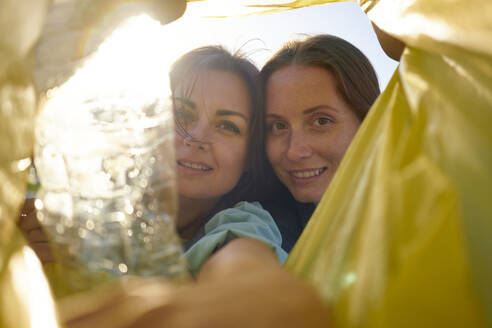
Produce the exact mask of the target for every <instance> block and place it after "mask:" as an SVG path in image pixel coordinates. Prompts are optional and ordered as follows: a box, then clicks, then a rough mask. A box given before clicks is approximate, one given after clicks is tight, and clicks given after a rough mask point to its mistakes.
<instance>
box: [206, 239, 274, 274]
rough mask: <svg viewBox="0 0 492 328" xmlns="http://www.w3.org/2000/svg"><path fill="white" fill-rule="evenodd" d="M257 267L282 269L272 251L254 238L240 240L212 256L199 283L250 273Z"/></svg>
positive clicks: (232, 242)
mask: <svg viewBox="0 0 492 328" xmlns="http://www.w3.org/2000/svg"><path fill="white" fill-rule="evenodd" d="M257 267H262V268H272V269H278V268H280V265H279V262H278V260H277V257H276V256H275V253H274V252H273V251H272V249H271V248H270V247H269V246H267V245H266V244H264V243H263V242H261V241H258V240H256V239H252V238H239V239H235V240H233V241H231V242H230V243H228V244H227V245H226V246H224V247H223V248H221V249H220V250H219V251H217V252H216V253H215V254H214V255H212V256H211V257H210V258H209V259H208V260H207V261H206V262H205V264H204V265H203V266H202V268H201V270H200V273H199V275H198V281H200V282H202V281H209V280H215V279H219V278H223V277H228V276H231V275H234V274H236V273H241V272H248V271H250V270H254V269H255V268H257Z"/></svg>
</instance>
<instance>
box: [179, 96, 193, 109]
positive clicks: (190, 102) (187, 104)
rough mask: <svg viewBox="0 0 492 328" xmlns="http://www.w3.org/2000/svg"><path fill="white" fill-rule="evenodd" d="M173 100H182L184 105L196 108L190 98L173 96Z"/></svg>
mask: <svg viewBox="0 0 492 328" xmlns="http://www.w3.org/2000/svg"><path fill="white" fill-rule="evenodd" d="M174 100H179V101H180V102H182V103H183V104H185V105H186V106H188V107H191V108H193V109H195V108H196V104H195V103H194V102H193V101H191V100H190V99H187V98H180V97H174Z"/></svg>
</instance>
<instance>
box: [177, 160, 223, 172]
mask: <svg viewBox="0 0 492 328" xmlns="http://www.w3.org/2000/svg"><path fill="white" fill-rule="evenodd" d="M176 165H177V167H178V171H180V172H183V173H185V174H187V175H198V176H202V175H209V174H211V173H212V172H213V171H214V169H213V168H211V167H210V166H209V165H207V164H205V163H203V162H196V161H190V160H187V159H178V160H177V161H176ZM191 165H194V166H200V167H206V168H208V170H203V169H201V168H193V167H190V166H191Z"/></svg>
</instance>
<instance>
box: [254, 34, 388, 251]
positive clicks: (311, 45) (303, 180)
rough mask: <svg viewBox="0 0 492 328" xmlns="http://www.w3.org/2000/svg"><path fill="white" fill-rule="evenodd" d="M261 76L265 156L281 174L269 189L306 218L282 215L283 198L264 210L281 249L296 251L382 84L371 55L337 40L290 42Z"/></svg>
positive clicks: (317, 38)
mask: <svg viewBox="0 0 492 328" xmlns="http://www.w3.org/2000/svg"><path fill="white" fill-rule="evenodd" d="M260 77H261V81H262V85H263V89H264V92H265V106H264V107H263V108H264V118H265V120H266V125H267V134H266V154H267V157H268V160H269V163H270V164H271V168H272V169H273V171H274V172H275V174H270V176H271V177H274V178H273V179H274V180H276V179H277V178H278V180H277V181H272V182H271V184H272V185H273V186H275V185H276V186H277V192H276V193H274V194H277V195H282V196H280V197H281V198H283V199H284V201H283V202H284V203H285V204H290V205H288V206H290V207H292V210H291V212H292V211H296V210H297V211H298V213H300V215H298V216H284V215H282V213H279V211H282V209H281V208H279V207H278V206H276V205H275V203H278V202H279V200H278V199H277V200H271V201H269V202H265V203H264V207H265V208H266V209H267V210H268V211H269V212H270V213H271V214H272V216H273V217H274V218H275V219H276V222H277V225H278V226H279V229H280V231H281V233H282V237H283V245H282V246H283V248H284V249H285V250H287V251H290V249H291V248H292V246H293V245H294V243H295V242H296V240H297V238H298V237H299V235H300V233H301V232H302V230H303V228H304V226H305V225H306V223H307V221H308V220H309V217H310V215H311V213H312V211H313V210H314V206H315V204H316V203H317V202H319V201H320V200H321V197H322V196H323V194H324V192H325V190H326V188H327V187H328V185H329V183H330V181H331V179H332V177H333V175H334V174H335V171H336V169H337V167H338V165H339V163H340V161H341V160H342V158H343V155H344V154H345V151H346V150H347V148H348V146H349V144H350V142H351V141H352V138H353V137H354V135H355V133H356V132H357V130H358V128H359V126H360V124H361V123H362V120H363V119H364V117H365V116H366V114H367V111H368V110H369V108H370V107H371V106H372V103H373V102H374V101H375V100H376V98H377V97H378V95H379V93H380V90H379V84H378V79H377V76H376V72H375V71H374V68H373V67H372V65H371V63H370V62H369V60H368V59H367V57H366V56H365V55H364V54H363V53H362V52H361V51H360V50H359V49H357V48H356V47H354V46H353V45H352V44H350V43H349V42H347V41H345V40H343V39H341V38H338V37H335V36H332V35H318V36H314V37H310V38H308V39H306V40H304V41H294V42H289V43H287V44H286V45H285V46H284V47H283V48H281V49H280V50H279V51H278V52H277V53H276V54H275V55H274V56H273V57H272V58H271V59H270V60H269V61H268V62H267V63H266V64H265V66H264V67H263V69H262V70H261V73H260ZM279 181H280V183H279ZM286 189H287V190H288V191H287V190H286ZM292 197H293V198H294V199H295V200H293V199H292ZM285 200H286V201H285ZM283 211H285V210H283Z"/></svg>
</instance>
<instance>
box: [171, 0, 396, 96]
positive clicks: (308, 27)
mask: <svg viewBox="0 0 492 328" xmlns="http://www.w3.org/2000/svg"><path fill="white" fill-rule="evenodd" d="M205 3H206V2H205ZM192 5H193V3H190V5H189V8H188V9H189V10H188V11H187V13H186V14H185V16H183V17H182V18H181V19H179V20H178V21H176V22H174V23H171V24H169V25H168V26H166V27H165V29H166V30H167V31H168V35H170V36H172V39H173V40H174V43H175V47H174V49H173V51H172V52H173V53H172V54H170V56H169V60H171V61H172V60H174V59H175V58H176V57H177V56H178V55H180V54H182V53H184V52H186V51H188V50H191V49H193V48H195V47H198V46H201V45H206V44H221V45H224V46H225V47H227V48H228V49H230V50H237V49H239V48H241V49H242V50H243V51H245V52H247V53H248V54H249V55H250V58H251V59H252V60H253V61H254V62H255V63H256V64H257V65H258V66H259V67H261V65H262V64H263V63H264V62H265V60H266V59H268V58H269V57H270V56H271V55H272V54H273V53H274V52H275V51H276V50H277V49H279V48H280V47H281V45H282V44H283V43H284V42H286V41H288V40H292V39H295V38H299V37H302V36H303V35H316V34H320V33H329V34H334V35H337V36H339V37H342V38H344V39H345V40H347V41H349V42H351V43H353V44H354V45H355V46H357V47H358V48H359V49H361V50H362V51H363V52H364V53H365V54H366V56H367V57H369V60H370V61H371V63H372V64H373V65H374V67H375V69H376V71H377V73H378V77H379V79H380V84H381V86H382V87H384V86H385V85H386V84H387V82H388V81H389V79H390V78H391V75H392V74H393V72H394V70H395V68H396V65H397V63H396V62H395V61H393V60H392V59H390V58H388V57H387V56H386V55H385V54H384V52H383V51H382V49H381V47H380V46H379V43H378V41H377V38H376V35H375V34H374V32H373V30H372V27H371V25H370V22H369V20H368V19H367V17H366V16H365V14H364V13H363V12H362V11H361V10H360V8H359V6H358V5H357V4H356V3H354V2H341V3H332V4H325V5H321V6H313V7H307V8H301V9H295V10H289V11H284V12H277V13H269V14H261V15H253V16H246V17H235V18H218V19H215V18H199V17H197V16H196V15H197V14H196V13H195V12H194V11H193V9H194V8H192V7H191V6H192Z"/></svg>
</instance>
